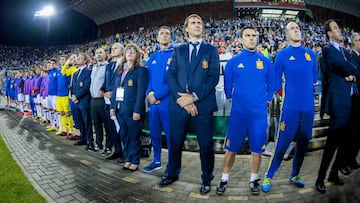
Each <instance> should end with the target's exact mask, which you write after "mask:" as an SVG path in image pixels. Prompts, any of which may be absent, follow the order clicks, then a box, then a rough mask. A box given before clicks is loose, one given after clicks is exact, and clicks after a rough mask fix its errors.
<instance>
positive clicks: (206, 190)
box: [200, 184, 211, 195]
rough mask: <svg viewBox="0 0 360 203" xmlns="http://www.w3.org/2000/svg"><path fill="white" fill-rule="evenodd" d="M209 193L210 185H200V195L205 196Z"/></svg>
mask: <svg viewBox="0 0 360 203" xmlns="http://www.w3.org/2000/svg"><path fill="white" fill-rule="evenodd" d="M210 191H211V185H210V184H202V185H201V187H200V194H201V195H206V194H207V193H209V192H210Z"/></svg>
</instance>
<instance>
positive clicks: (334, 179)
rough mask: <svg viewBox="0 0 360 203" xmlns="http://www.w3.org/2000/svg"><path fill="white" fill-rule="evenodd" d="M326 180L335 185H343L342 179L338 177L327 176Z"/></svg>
mask: <svg viewBox="0 0 360 203" xmlns="http://www.w3.org/2000/svg"><path fill="white" fill-rule="evenodd" d="M328 181H329V182H332V183H334V184H335V185H344V181H343V180H342V179H340V178H339V177H332V176H329V178H328Z"/></svg>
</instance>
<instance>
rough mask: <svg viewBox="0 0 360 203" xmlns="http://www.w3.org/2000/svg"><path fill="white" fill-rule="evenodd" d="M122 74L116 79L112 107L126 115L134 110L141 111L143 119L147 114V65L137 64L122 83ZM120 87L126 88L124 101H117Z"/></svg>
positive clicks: (129, 114) (130, 114)
mask: <svg viewBox="0 0 360 203" xmlns="http://www.w3.org/2000/svg"><path fill="white" fill-rule="evenodd" d="M121 75H122V73H121V74H119V75H118V76H117V77H116V79H115V83H114V86H113V89H112V92H113V96H112V97H111V106H110V108H111V109H116V112H117V113H119V114H120V115H124V116H132V114H133V112H135V113H139V114H140V116H141V120H143V119H144V115H145V98H146V95H145V91H146V88H147V85H148V80H149V73H148V70H147V69H146V68H145V67H142V66H137V67H136V68H135V69H134V70H133V71H131V70H129V71H128V72H127V74H126V76H125V78H124V81H123V83H122V84H120V83H121ZM118 87H123V88H124V98H123V101H116V91H117V88H118Z"/></svg>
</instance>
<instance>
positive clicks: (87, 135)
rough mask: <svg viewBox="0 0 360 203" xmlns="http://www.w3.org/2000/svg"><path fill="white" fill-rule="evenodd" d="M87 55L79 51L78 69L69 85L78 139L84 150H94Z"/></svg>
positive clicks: (89, 72) (89, 71)
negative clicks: (79, 134)
mask: <svg viewBox="0 0 360 203" xmlns="http://www.w3.org/2000/svg"><path fill="white" fill-rule="evenodd" d="M88 61H89V57H88V56H87V55H86V54H84V53H80V54H79V55H78V57H77V58H76V64H77V66H78V71H77V72H75V74H74V77H73V81H72V85H71V88H72V89H71V93H72V95H71V100H72V101H73V102H74V104H75V109H76V113H77V115H78V121H79V124H80V132H81V136H80V141H79V143H86V148H85V149H86V150H88V151H95V146H94V138H93V132H92V124H91V116H90V100H91V96H90V75H91V70H90V69H88V68H87V66H86V64H87V62H88Z"/></svg>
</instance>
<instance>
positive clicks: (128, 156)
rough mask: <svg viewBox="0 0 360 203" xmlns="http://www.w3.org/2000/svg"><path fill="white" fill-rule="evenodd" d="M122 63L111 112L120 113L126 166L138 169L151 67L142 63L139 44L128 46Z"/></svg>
mask: <svg viewBox="0 0 360 203" xmlns="http://www.w3.org/2000/svg"><path fill="white" fill-rule="evenodd" d="M119 66H120V67H119V69H118V71H119V75H118V78H117V79H116V81H115V84H114V87H113V97H112V98H111V106H110V108H111V109H110V115H111V116H112V117H113V116H115V115H116V117H117V120H118V122H119V125H120V132H119V133H120V138H121V141H122V143H123V148H124V157H125V161H126V162H125V164H124V167H123V169H124V170H130V171H136V170H137V169H138V167H139V163H140V150H141V141H140V133H141V130H142V126H143V123H144V115H145V91H146V88H147V84H148V70H147V69H146V68H145V67H143V66H141V50H140V48H139V47H138V46H137V45H135V44H129V45H127V46H126V47H125V50H124V56H123V59H122V61H121V63H120V65H119Z"/></svg>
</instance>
